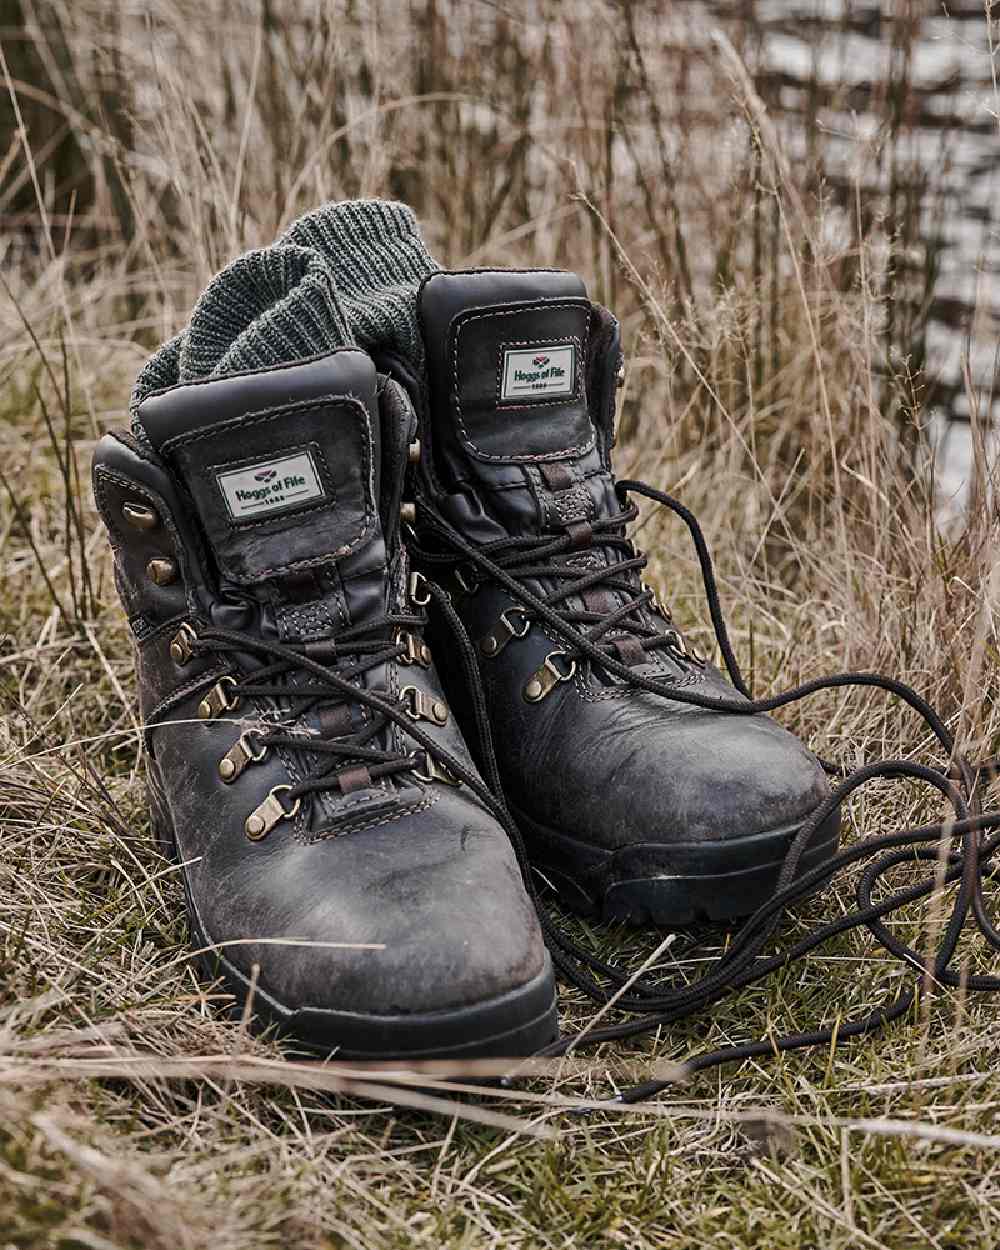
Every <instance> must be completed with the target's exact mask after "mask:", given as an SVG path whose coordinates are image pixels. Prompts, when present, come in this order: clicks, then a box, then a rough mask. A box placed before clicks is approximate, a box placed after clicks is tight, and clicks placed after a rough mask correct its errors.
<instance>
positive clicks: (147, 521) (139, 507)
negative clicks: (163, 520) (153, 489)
mask: <svg viewBox="0 0 1000 1250" xmlns="http://www.w3.org/2000/svg"><path fill="white" fill-rule="evenodd" d="M122 516H123V517H124V518H125V520H126V521H128V523H129V525H132V526H134V527H135V528H136V529H137V530H155V529H156V527H157V526H158V525H159V523H160V518H159V516H158V515H157V513H156V511H155V509H153V508H151V507H150V506H149V505H148V504H145V503H136V502H135V501H134V500H131V499H129V500H127V501H126V502H125V503H123V504H122Z"/></svg>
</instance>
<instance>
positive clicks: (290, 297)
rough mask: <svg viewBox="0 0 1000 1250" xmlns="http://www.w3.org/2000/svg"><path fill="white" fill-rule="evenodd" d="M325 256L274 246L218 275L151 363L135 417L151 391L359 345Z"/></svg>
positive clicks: (139, 386)
mask: <svg viewBox="0 0 1000 1250" xmlns="http://www.w3.org/2000/svg"><path fill="white" fill-rule="evenodd" d="M354 341H355V340H354V335H353V334H352V333H351V329H350V325H349V323H348V320H347V316H346V314H345V312H344V309H343V307H342V305H341V301H340V298H339V296H338V294H337V288H336V283H335V281H334V277H333V274H332V273H331V272H330V269H329V267H328V266H327V265H326V263H325V262H324V260H323V258H322V256H320V255H319V254H318V253H317V252H316V251H313V250H312V249H310V248H306V247H293V246H289V245H275V246H274V247H265V248H259V249H257V250H256V251H253V252H247V253H245V255H243V256H239V257H237V258H236V260H234V261H233V262H232V263H231V264H230V265H227V266H226V268H225V269H223V270H222V271H221V273H218V274H216V276H215V277H214V278H213V279H212V281H211V282H210V283H209V284H208V286H207V287H206V288H205V291H204V293H203V294H202V296H201V298H200V299H199V300H198V302H197V304H196V305H195V307H194V312H193V313H192V314H191V322H190V325H189V326H188V328H187V330H185V331H184V332H183V333H181V334H179V335H177V337H176V338H173V339H171V340H170V342H169V343H167V344H165V345H164V346H163V347H161V348H160V350H159V351H158V352H157V353H156V354H155V355H154V356H153V357H152V358H151V359H150V360H149V361H148V362H147V364H146V366H145V367H144V368H143V370H142V372H141V373H140V374H139V377H138V379H137V380H136V384H135V389H134V391H133V396H132V413H133V418H134V416H135V412H136V409H137V408H138V405H139V404H140V403H141V402H142V400H143V399H145V397H146V396H147V395H149V394H150V393H151V392H152V391H154V390H156V389H158V388H160V387H163V386H171V385H176V384H177V383H178V382H192V381H194V380H195V379H197V378H205V377H211V376H222V375H224V374H231V373H245V372H247V371H249V370H252V369H267V368H270V367H272V366H275V365H281V364H286V363H287V362H288V361H291V360H301V359H304V358H306V357H309V356H318V355H321V354H322V353H323V352H327V351H330V350H332V349H333V348H335V347H344V346H350V345H353V344H354Z"/></svg>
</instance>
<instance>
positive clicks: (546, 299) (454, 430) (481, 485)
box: [419, 269, 619, 542]
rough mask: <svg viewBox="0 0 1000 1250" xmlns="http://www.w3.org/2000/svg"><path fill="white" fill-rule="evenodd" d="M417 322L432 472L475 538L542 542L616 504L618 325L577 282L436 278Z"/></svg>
mask: <svg viewBox="0 0 1000 1250" xmlns="http://www.w3.org/2000/svg"><path fill="white" fill-rule="evenodd" d="M419 315H420V324H421V330H422V333H423V336H424V346H425V350H426V356H427V368H428V392H429V393H428V406H429V410H430V413H429V415H430V421H429V425H430V431H429V433H430V439H429V443H430V447H429V466H428V467H429V469H430V474H431V477H432V480H434V481H435V482H436V483H437V484H438V486H439V487H440V488H441V498H440V500H439V502H440V504H441V506H442V508H443V509H444V510H445V512H446V513H448V514H450V515H451V517H452V519H453V520H454V522H455V523H456V524H459V525H460V526H461V528H462V529H463V531H464V532H465V533H467V534H468V535H469V536H470V537H471V538H473V539H474V540H476V541H479V542H489V541H491V540H494V539H498V538H503V537H507V536H509V535H511V534H538V533H540V532H542V531H545V530H558V529H560V528H561V527H562V526H563V525H565V524H566V523H567V522H568V521H572V520H585V519H588V518H592V517H595V516H599V515H603V514H606V513H607V512H608V511H610V510H611V509H613V508H614V507H615V505H614V500H613V494H612V490H611V479H610V475H609V474H608V472H607V465H606V453H607V450H608V448H609V446H610V424H611V422H610V414H609V413H607V412H606V411H605V407H606V403H607V386H606V384H605V378H604V374H605V373H606V372H607V371H608V366H609V365H610V366H611V368H613V369H617V366H618V356H619V348H618V339H617V323H615V322H614V319H613V318H610V316H609V315H608V314H606V313H604V310H603V309H599V308H597V307H596V306H595V305H593V304H591V302H590V301H589V299H588V298H587V291H586V287H585V286H584V284H583V282H582V280H581V279H580V278H579V277H577V276H576V274H572V273H566V272H563V271H561V270H547V269H535V270H495V269H493V270H477V271H474V272H469V273H444V272H442V273H435V274H433V275H432V276H431V277H430V278H428V279H427V280H426V281H425V282H424V284H423V286H422V288H421V292H420V297H419ZM609 322H610V325H611V327H613V332H612V333H611V334H610V335H609V334H608V332H607V331H608V329H609V326H608V324H607V323H609ZM612 357H613V358H614V359H613V362H612Z"/></svg>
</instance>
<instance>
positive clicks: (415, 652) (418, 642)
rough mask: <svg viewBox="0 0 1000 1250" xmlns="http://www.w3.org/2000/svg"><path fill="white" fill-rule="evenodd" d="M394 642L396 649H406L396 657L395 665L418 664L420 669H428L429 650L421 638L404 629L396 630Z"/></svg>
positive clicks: (429, 663) (429, 660)
mask: <svg viewBox="0 0 1000 1250" xmlns="http://www.w3.org/2000/svg"><path fill="white" fill-rule="evenodd" d="M395 642H396V646H397V647H405V648H406V650H405V651H404V652H403V654H402V655H400V656H397V657H396V663H397V664H405V665H407V666H409V665H410V664H419V665H420V667H421V668H430V666H431V649H430V647H429V646H428V645H427V643H426V642H424V640H423V639H422V638H418V637H417V636H416V635H415V634H411V633H409V632H408V631H407V630H405V629H397V630H396V638H395Z"/></svg>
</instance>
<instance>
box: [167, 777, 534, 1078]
mask: <svg viewBox="0 0 1000 1250" xmlns="http://www.w3.org/2000/svg"><path fill="white" fill-rule="evenodd" d="M155 791H156V787H155V785H152V784H151V785H150V812H151V815H152V823H153V832H154V835H155V837H156V839H157V842H158V843H159V846H160V848H161V850H162V851H163V853H164V854H165V855H167V857H168V858H170V859H172V860H173V861H174V862H175V863H176V862H178V854H177V844H176V840H175V838H174V833H173V829H172V828H171V825H170V820H169V817H168V816H167V815H166V813H165V812H164V809H163V807H162V805H161V803H160V802H159V801H158V797H157V795H156V793H155ZM182 877H183V880H184V894H185V899H186V902H187V914H188V924H189V928H190V933H191V942H192V945H193V946H194V947H195V949H196V950H198V951H204V948H205V947H209V946H211V945H212V942H211V939H210V938H208V937H207V935H206V934H205V932H204V930H203V926H202V924H201V921H200V918H199V916H198V910H197V908H196V906H195V904H194V900H193V899H192V898H191V894H190V890H189V888H188V882H187V877H186V874H183V873H182ZM195 962H196V963H197V965H198V967H199V970H200V971H201V973H202V974H203V976H204V977H205V979H206V980H208V981H214V982H218V981H220V980H221V981H222V983H223V985H224V986H225V988H226V990H227V991H228V992H229V993H230V994H232V996H233V1000H234V1001H233V1006H232V1008H231V1010H232V1012H233V1014H234V1015H242V1014H243V1012H244V1011H245V1009H246V1004H247V1000H248V998H250V996H251V994H252V1004H251V1006H252V1015H251V1021H250V1023H251V1027H252V1028H253V1029H254V1030H255V1031H258V1032H263V1031H265V1030H267V1029H274V1030H275V1031H276V1032H277V1033H278V1034H279V1036H280V1037H281V1038H282V1039H283V1041H284V1042H285V1044H286V1048H287V1049H288V1050H289V1051H290V1052H292V1053H305V1054H307V1055H309V1056H311V1057H319V1058H327V1057H331V1056H336V1057H339V1058H345V1059H404V1058H410V1059H435V1058H441V1059H450V1058H456V1059H457V1058H473V1057H498V1058H502V1057H507V1056H518V1055H530V1054H533V1053H534V1052H535V1051H537V1050H539V1049H541V1047H543V1046H545V1045H547V1044H548V1043H549V1042H551V1041H553V1040H554V1038H555V1037H556V1034H557V1031H558V1020H557V1014H556V1011H557V1006H556V986H555V977H554V975H553V970H552V962H551V960H550V958H549V954H548V951H546V952H545V957H544V964H543V966H542V970H541V971H540V972H539V973H538V974H537V975H536V976H534V977H533V978H532V979H531V980H530V981H527V982H526V983H525V984H524V985H522V986H518V987H517V988H516V989H513V990H509V991H508V992H507V993H505V994H500V995H497V996H495V997H493V998H489V999H484V1000H483V1001H482V1002H478V1003H473V1004H470V1005H468V1006H463V1007H455V1008H451V1009H448V1010H444V1011H428V1012H406V1013H399V1014H393V1015H381V1014H372V1013H366V1012H357V1011H345V1010H334V1009H330V1008H324V1007H311V1006H297V1007H289V1006H287V1005H286V1004H284V1003H282V1002H280V1001H279V1000H278V999H277V998H275V997H274V996H273V995H271V994H269V993H268V992H267V991H266V990H264V989H263V988H262V987H261V986H260V985H253V986H252V985H251V983H250V980H249V978H248V977H246V976H245V975H244V974H243V972H241V971H240V969H239V968H237V967H236V966H235V965H234V964H233V963H232V962H231V961H230V960H229V959H227V958H226V957H225V955H224V954H222V953H221V952H205V953H201V954H199V955H198V956H196V960H195Z"/></svg>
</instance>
